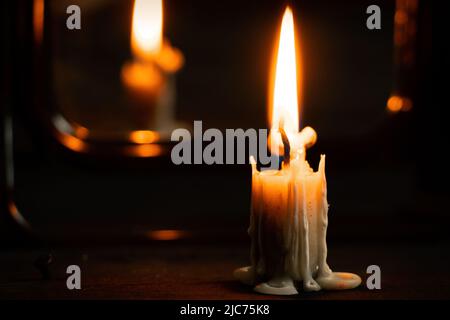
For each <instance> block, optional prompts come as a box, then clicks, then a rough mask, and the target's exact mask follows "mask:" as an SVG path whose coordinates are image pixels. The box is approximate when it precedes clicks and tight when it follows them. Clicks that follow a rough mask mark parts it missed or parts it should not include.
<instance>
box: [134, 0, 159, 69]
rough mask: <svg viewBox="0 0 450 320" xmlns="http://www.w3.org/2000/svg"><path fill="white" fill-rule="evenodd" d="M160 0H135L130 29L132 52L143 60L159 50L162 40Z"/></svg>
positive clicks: (146, 59) (148, 58)
mask: <svg viewBox="0 0 450 320" xmlns="http://www.w3.org/2000/svg"><path fill="white" fill-rule="evenodd" d="M162 33H163V4H162V0H135V2H134V9H133V23H132V30H131V49H132V51H133V54H134V55H135V56H136V57H137V58H139V59H142V60H144V61H148V60H150V59H151V58H152V57H153V56H154V55H156V54H157V53H158V52H160V50H161V48H162V42H163V34H162Z"/></svg>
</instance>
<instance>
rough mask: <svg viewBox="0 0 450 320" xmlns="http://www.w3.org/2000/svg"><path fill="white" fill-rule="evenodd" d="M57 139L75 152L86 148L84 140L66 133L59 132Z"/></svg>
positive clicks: (83, 150)
mask: <svg viewBox="0 0 450 320" xmlns="http://www.w3.org/2000/svg"><path fill="white" fill-rule="evenodd" d="M59 140H60V142H61V143H62V144H63V145H64V146H66V147H67V148H69V149H70V150H72V151H75V152H85V151H87V149H88V147H87V144H86V143H85V142H83V141H82V140H80V139H78V138H75V137H74V136H71V135H68V134H61V136H60V139H59Z"/></svg>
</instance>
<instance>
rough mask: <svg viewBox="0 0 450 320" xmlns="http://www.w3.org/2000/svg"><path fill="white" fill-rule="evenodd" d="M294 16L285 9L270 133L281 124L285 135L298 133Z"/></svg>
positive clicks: (276, 67) (276, 69) (277, 59)
mask: <svg viewBox="0 0 450 320" xmlns="http://www.w3.org/2000/svg"><path fill="white" fill-rule="evenodd" d="M296 70H297V62H296V52H295V32H294V16H293V14H292V10H291V8H290V7H287V8H286V10H285V12H284V15H283V20H282V23H281V31H280V39H279V43H278V52H277V58H276V66H275V80H274V85H273V102H272V103H273V104H272V110H271V111H272V119H271V126H272V131H273V132H277V131H278V128H279V125H280V123H282V125H283V128H284V130H285V132H286V134H287V135H288V136H289V135H292V134H295V133H297V132H298V131H299V112H298V96H297V72H296Z"/></svg>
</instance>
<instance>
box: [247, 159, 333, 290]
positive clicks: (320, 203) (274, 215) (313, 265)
mask: <svg viewBox="0 0 450 320" xmlns="http://www.w3.org/2000/svg"><path fill="white" fill-rule="evenodd" d="M324 161H325V160H324V158H322V159H321V164H320V166H319V171H317V172H314V171H313V170H312V169H311V168H310V167H309V165H308V163H307V162H306V161H305V160H304V159H295V160H294V161H292V162H291V164H290V166H289V167H285V168H283V169H282V170H279V171H275V170H269V171H262V172H258V171H255V172H253V175H252V213H251V222H250V228H249V233H250V236H251V239H252V250H251V260H252V266H253V267H254V270H255V276H258V277H261V278H269V279H270V278H273V277H278V276H282V275H283V274H287V275H289V276H290V277H291V278H292V279H293V280H297V281H301V280H310V279H312V278H313V277H314V276H316V275H317V272H318V269H319V265H320V263H319V258H323V259H326V253H325V252H324V250H325V251H326V247H325V248H323V246H322V245H323V244H324V240H325V235H326V227H327V224H326V216H327V210H328V204H327V201H326V191H325V190H326V182H325V180H324V177H325V174H324V169H325V163H324ZM324 218H325V219H324ZM322 238H323V239H322ZM324 253H325V254H324ZM322 265H324V264H322Z"/></svg>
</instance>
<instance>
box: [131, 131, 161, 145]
mask: <svg viewBox="0 0 450 320" xmlns="http://www.w3.org/2000/svg"><path fill="white" fill-rule="evenodd" d="M130 140H131V141H132V142H134V143H139V144H145V143H153V142H156V141H158V140H159V134H158V133H157V132H155V131H150V130H136V131H132V132H131V133H130Z"/></svg>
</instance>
